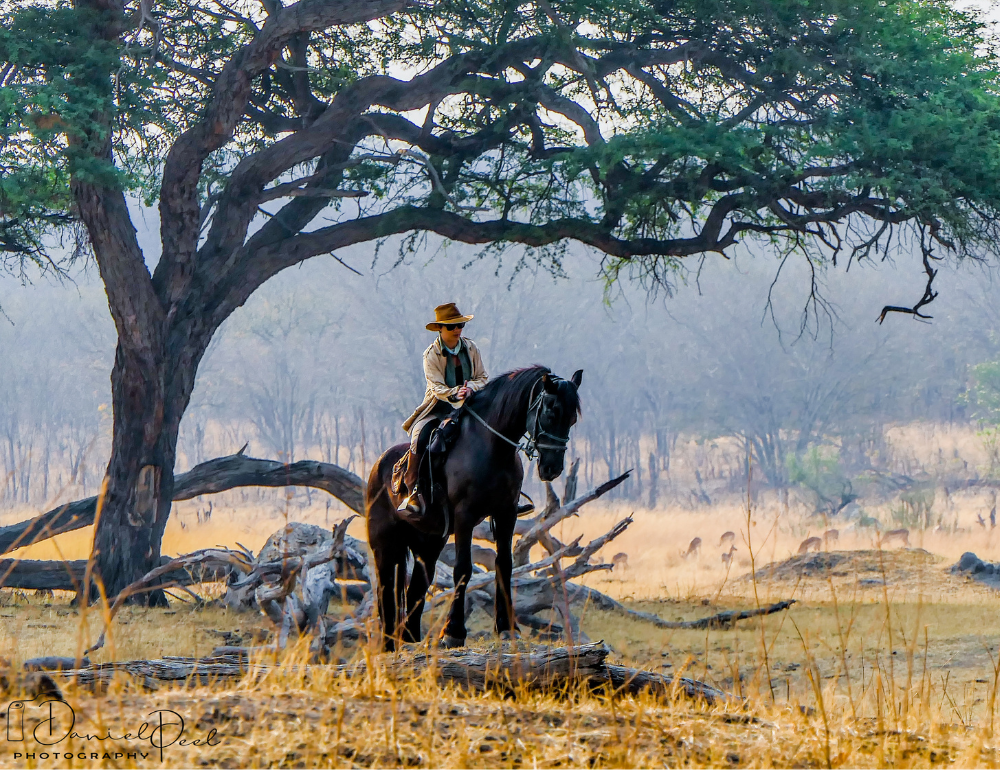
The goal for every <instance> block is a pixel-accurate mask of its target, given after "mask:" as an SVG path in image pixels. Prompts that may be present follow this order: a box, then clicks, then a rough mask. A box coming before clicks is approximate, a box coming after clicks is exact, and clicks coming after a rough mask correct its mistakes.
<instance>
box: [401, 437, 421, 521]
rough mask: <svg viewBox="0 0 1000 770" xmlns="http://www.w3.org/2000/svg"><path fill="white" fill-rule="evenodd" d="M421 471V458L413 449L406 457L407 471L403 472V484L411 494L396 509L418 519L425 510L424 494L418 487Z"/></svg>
mask: <svg viewBox="0 0 1000 770" xmlns="http://www.w3.org/2000/svg"><path fill="white" fill-rule="evenodd" d="M419 471H420V458H419V457H418V456H417V454H416V452H414V451H413V450H412V449H411V450H410V451H409V453H408V454H407V457H406V472H405V473H404V474H403V484H404V485H405V486H406V489H407V491H408V492H409V494H408V495H407V496H406V497H404V498H403V500H402V502H401V503H400V504H399V507H398V508H396V511H397V512H398V513H402V514H409V517H416V518H418V519H419V518H423V515H424V510H425V506H424V496H423V495H421V494H420V491H419V490H418V489H417V478H418V476H419ZM404 518H408V517H404Z"/></svg>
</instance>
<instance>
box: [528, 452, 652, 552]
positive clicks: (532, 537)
mask: <svg viewBox="0 0 1000 770" xmlns="http://www.w3.org/2000/svg"><path fill="white" fill-rule="evenodd" d="M631 474H632V471H630V470H629V471H625V473H623V474H622V475H621V476H619V477H618V478H615V479H611V480H610V481H605V482H604V483H603V484H601V485H600V486H599V487H596V488H594V489H592V490H590V491H589V492H587V493H586V494H584V495H581V496H580V497H578V498H576V499H575V500H573V501H572V502H571V503H567V504H566V505H563V506H561V507H559V508H558V509H556V510H555V511H553V512H552V513H551V514H548V513H547V511H548V509H546V513H544V514H542V515H541V516H539V517H538V518H537V519H535V521H534V524H533V526H532V527H531V528H530V529H529V530H528V531H527V532H525V533H524V535H522V536H521V539H520V540H518V541H517V544H516V545H515V546H514V564H515V565H521V564H525V563H527V560H528V553H529V552H530V551H531V547H532V546H533V545H534V544H535V543H537V542H538V539H539V537H540V536H541V535H542V534H544V533H547V532H548V531H549V530H550V529H552V528H553V527H554V526H555V525H556V524H558V523H559V522H560V521H563V520H564V519H567V518H569V517H570V516H573V515H575V514H576V512H577V511H579V510H580V509H581V508H582V507H583V506H585V505H586V504H587V503H590V502H593V501H594V500H596V499H597V498H599V497H600V496H601V495H604V494H606V493H608V492H610V491H611V490H612V489H614V488H615V487H617V486H618V485H619V484H621V483H622V482H623V481H625V479H627V478H628V477H629V476H630V475H631ZM549 491H550V492H551V488H550V490H549ZM553 497H554V493H553Z"/></svg>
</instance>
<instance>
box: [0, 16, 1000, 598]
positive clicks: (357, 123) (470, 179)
mask: <svg viewBox="0 0 1000 770" xmlns="http://www.w3.org/2000/svg"><path fill="white" fill-rule="evenodd" d="M3 5H4V4H3V3H0V7H3ZM5 5H6V8H5V13H4V14H3V18H2V19H0V85H2V87H3V91H2V98H0V114H2V126H3V133H2V135H0V141H2V146H0V174H2V175H3V177H2V179H0V243H2V247H3V250H4V252H5V253H6V255H7V257H6V259H7V260H8V265H10V264H11V261H13V263H14V264H17V263H18V261H20V263H22V264H23V263H24V262H25V261H36V262H37V263H39V264H41V265H43V266H45V265H49V266H51V264H52V263H51V262H49V261H48V260H50V259H54V256H55V254H56V251H55V246H56V245H57V242H58V240H59V238H58V237H59V236H60V235H66V234H68V233H72V231H73V228H74V227H76V228H79V232H78V233H77V235H78V236H80V237H81V238H82V242H83V243H85V244H86V246H87V247H88V248H89V250H90V251H91V252H92V255H93V258H94V260H95V261H96V263H97V266H98V268H99V270H100V274H101V277H102V279H103V281H104V284H105V286H106V288H107V295H108V303H109V306H110V310H111V314H112V316H113V318H114V321H115V324H116V327H117V331H118V348H117V353H116V358H115V364H114V369H113V371H112V373H111V383H112V393H113V406H114V434H113V448H112V455H111V458H110V460H109V464H108V471H107V477H108V482H107V496H106V498H105V502H104V507H103V512H102V515H101V519H100V522H99V524H98V527H97V532H96V536H95V549H96V551H97V557H96V566H97V572H98V574H99V575H100V577H101V579H102V580H103V582H104V584H105V587H106V589H107V590H108V592H110V593H114V592H116V591H118V590H119V589H121V588H122V587H123V586H124V585H126V584H127V583H129V582H130V581H132V580H133V579H135V578H136V577H138V576H139V575H141V574H142V573H143V572H144V571H146V570H147V569H148V568H149V567H150V565H151V564H153V563H154V562H155V560H156V559H157V558H158V556H159V548H160V539H161V535H162V533H163V529H164V526H165V524H166V520H167V516H168V514H169V511H170V504H171V503H170V501H171V497H172V487H173V470H174V459H175V450H176V443H177V435H178V427H179V425H180V422H181V418H182V416H183V414H184V411H185V408H186V406H187V404H188V402H189V399H190V397H191V392H192V388H193V387H194V382H195V374H196V372H197V369H198V365H199V362H200V360H201V358H202V356H203V355H204V353H205V351H206V349H207V347H208V344H209V342H210V340H211V339H212V336H213V334H214V333H215V332H216V330H217V329H218V328H219V326H220V325H221V324H222V323H223V321H225V319H226V318H227V317H229V315H230V314H231V313H232V312H233V311H234V310H236V308H238V307H240V305H242V304H243V303H244V302H246V300H247V299H248V298H249V297H250V295H251V294H252V293H253V292H254V291H255V290H256V289H257V288H258V287H260V286H261V285H262V284H263V283H264V282H265V281H267V280H268V278H270V277H271V276H273V275H275V274H276V273H278V272H280V271H281V270H284V269H285V268H288V267H290V266H293V265H295V264H298V263H299V262H301V261H302V260H304V259H307V258H309V257H313V256H317V255H328V254H334V255H336V253H337V251H338V250H340V249H343V248H345V247H347V246H351V245H353V244H358V243H363V242H373V243H374V242H376V241H379V240H380V239H384V238H386V237H388V236H393V235H398V234H407V233H409V234H414V235H415V234H418V233H420V232H433V233H437V234H438V235H440V236H443V237H445V238H449V239H454V240H457V241H463V242H466V243H476V244H489V245H492V246H493V247H496V248H504V247H510V246H512V245H515V246H518V247H519V248H520V247H525V248H524V250H523V251H522V252H521V258H529V259H537V260H540V261H541V262H543V263H545V264H547V265H548V266H549V267H551V268H552V269H553V270H558V269H559V265H560V260H561V259H562V258H563V256H564V252H563V251H562V250H561V244H564V243H565V242H566V241H567V240H575V241H579V242H581V243H583V244H586V245H587V246H590V247H593V248H595V249H597V250H599V251H601V252H603V253H604V254H605V255H607V257H606V260H605V262H604V266H605V270H606V272H607V275H608V277H609V279H615V278H616V277H618V276H620V275H623V274H627V275H629V276H630V277H635V278H645V279H649V280H652V281H655V282H669V281H670V280H671V276H673V275H674V274H675V272H676V271H677V270H678V269H679V268H680V267H681V266H682V265H683V262H682V260H684V258H687V257H692V256H698V255H703V254H706V253H711V252H716V253H725V251H726V250H727V249H729V248H730V247H733V246H734V245H735V244H737V243H738V242H739V241H741V240H744V241H745V240H747V239H757V240H761V241H763V242H764V243H766V244H769V245H771V246H773V247H774V248H775V249H776V250H777V251H778V253H780V254H784V255H786V256H787V255H798V256H799V257H801V258H803V259H807V260H810V263H811V264H813V265H816V266H817V267H819V266H821V265H823V264H825V263H827V262H830V261H832V262H834V263H835V262H836V260H837V259H845V260H851V259H873V258H879V257H883V256H885V255H886V254H889V253H891V248H892V245H893V244H898V243H902V244H903V245H904V248H909V247H910V246H912V247H913V251H914V253H916V254H917V255H918V256H917V259H918V260H919V259H922V262H923V265H922V269H924V270H925V271H926V273H927V274H928V276H929V278H928V289H927V292H926V293H925V296H924V297H923V298H921V300H920V301H919V302H918V303H917V304H916V305H915V306H914V307H912V308H909V309H908V310H909V311H911V312H914V313H921V308H922V307H923V306H924V305H923V304H922V303H926V301H927V300H929V299H931V298H932V297H933V294H934V291H933V288H932V286H931V283H930V281H931V280H932V276H933V273H934V267H933V265H934V263H933V260H934V259H937V258H940V257H942V256H945V255H947V254H953V255H957V256H959V257H962V256H974V257H983V256H985V255H986V254H988V252H989V251H990V249H991V244H992V242H993V240H994V237H995V235H996V224H997V219H996V217H997V211H998V203H1000V194H998V188H997V184H998V182H997V180H998V179H1000V173H998V172H1000V150H998V146H1000V110H998V106H997V85H998V79H997V73H996V70H995V68H994V61H993V57H992V52H991V50H990V48H989V45H988V44H987V42H986V40H985V38H984V35H983V30H982V28H981V27H980V26H979V25H978V23H977V22H976V21H975V20H974V19H973V18H971V17H969V16H968V15H964V14H961V13H958V12H956V11H953V10H951V9H950V7H949V6H948V5H947V4H946V3H944V2H927V1H923V0H808V2H801V1H800V0H658V1H655V0H654V1H650V0H534V2H523V3H522V2H516V1H505V0H493V1H492V2H490V1H488V0H457V1H456V2H450V1H449V0H443V1H441V2H427V3H423V2H407V1H406V0H298V1H297V2H294V3H289V4H285V3H283V2H282V0H141V2H138V3H136V2H133V0H75V2H73V3H70V2H67V1H66V0H50V1H49V2H43V1H42V0H37V2H35V3H33V4H32V3H27V2H25V0H5ZM129 195H137V196H142V197H144V198H145V199H146V200H148V201H150V202H152V201H156V202H157V205H158V206H159V216H160V243H161V253H160V256H159V259H158V261H156V263H155V268H152V269H151V267H150V263H151V262H152V261H153V260H151V259H146V258H145V256H144V254H143V253H142V250H141V248H140V245H139V242H138V240H137V238H136V230H135V227H134V225H133V223H132V220H131V217H130V212H129V207H128V205H127V203H128V200H129ZM413 242H414V241H413V238H408V239H404V244H405V243H410V244H411V245H412V244H413ZM902 309H904V310H906V309H907V308H902Z"/></svg>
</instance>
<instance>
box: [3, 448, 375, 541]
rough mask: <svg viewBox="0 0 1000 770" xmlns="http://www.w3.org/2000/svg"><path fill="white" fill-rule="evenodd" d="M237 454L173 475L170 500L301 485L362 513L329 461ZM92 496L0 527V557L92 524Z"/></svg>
mask: <svg viewBox="0 0 1000 770" xmlns="http://www.w3.org/2000/svg"><path fill="white" fill-rule="evenodd" d="M245 450H246V447H245V446H244V447H243V449H241V450H240V451H239V452H237V453H236V454H234V455H229V456H228V457H217V458H215V459H214V460H208V461H206V462H203V463H201V464H200V465H196V466H195V467H194V468H192V469H191V470H190V471H188V472H187V473H181V474H178V475H177V476H175V477H174V498H173V499H174V500H190V499H191V498H193V497H197V496H198V495H205V494H214V493H217V492H225V491H226V490H228V489H235V488H236V487H291V486H305V487H314V488H316V489H322V490H323V491H325V492H328V493H330V494H331V495H333V496H334V497H336V498H337V499H338V500H340V501H341V502H342V503H344V505H346V506H347V507H348V508H350V509H351V510H352V511H355V512H356V513H363V512H364V489H365V485H364V482H363V481H362V480H361V479H360V478H358V477H357V476H355V475H354V474H353V473H351V472H350V471H346V470H344V469H343V468H341V467H339V466H337V465H332V464H330V463H321V462H315V461H313V460H301V461H299V462H297V463H292V464H291V465H286V464H284V463H279V462H277V461H276V460H260V459H257V458H254V457H247V456H246V455H244V454H243V452H244V451H245ZM96 510H97V498H96V497H88V498H86V499H84V500H77V501H76V502H72V503H67V504H65V505H61V506H59V507H58V508H53V509H52V510H51V511H48V512H47V513H43V514H42V515H41V516H36V517H35V518H33V519H28V520H27V521H22V522H18V523H17V524H11V525H10V526H7V527H0V553H7V552H9V551H12V550H14V549H15V548H21V547H23V546H27V545H31V544H32V543H37V542H39V541H42V540H46V539H48V538H50V537H54V536H55V535H58V534H60V533H63V532H71V531H73V530H77V529H82V528H83V527H88V526H90V525H91V524H93V523H94V515H95V512H96Z"/></svg>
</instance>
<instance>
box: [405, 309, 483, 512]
mask: <svg viewBox="0 0 1000 770" xmlns="http://www.w3.org/2000/svg"><path fill="white" fill-rule="evenodd" d="M434 318H435V320H434V321H432V322H431V323H429V324H427V327H426V328H427V330H428V331H432V332H438V336H437V337H436V338H435V339H434V342H432V343H431V344H430V346H429V347H428V348H427V350H425V351H424V377H425V378H426V380H427V390H426V392H425V393H424V400H423V402H422V403H421V404H420V406H418V407H417V408H416V410H415V411H414V412H413V414H411V415H410V417H409V418H408V419H407V420H406V422H404V423H403V430H405V431H406V432H407V433H409V434H410V451H409V452H408V453H407V455H406V471H405V473H404V475H403V484H405V485H406V490H407V492H408V493H409V494H408V496H407V497H406V498H405V499H404V500H403V501H402V502H401V503H400V504H399V509H398V510H399V511H400V512H404V511H405V512H408V513H409V514H411V515H412V516H422V515H423V514H424V501H423V497H422V495H420V494H418V493H417V478H418V470H419V467H420V458H419V456H418V455H417V441H418V439H419V438H420V431H421V430H423V428H424V426H425V425H427V423H428V422H430V421H431V420H440V419H443V418H445V417H447V416H448V415H450V414H452V412H454V411H455V409H456V408H458V407H460V406H461V405H462V403H463V402H464V401H465V399H466V398H468V397H469V396H470V395H471V394H472V393H474V392H475V391H477V390H480V389H481V388H482V387H483V386H484V385H485V384H486V369H485V368H484V367H483V359H482V356H480V354H479V348H478V347H476V344H475V343H474V342H473V341H472V340H470V339H468V338H466V337H463V336H462V330H463V329H464V328H465V324H467V323H468V322H469V321H471V320H472V316H471V315H462V313H461V312H459V309H458V307H456V305H455V303H454V302H448V303H446V304H444V305H438V306H437V307H436V308H434Z"/></svg>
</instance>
